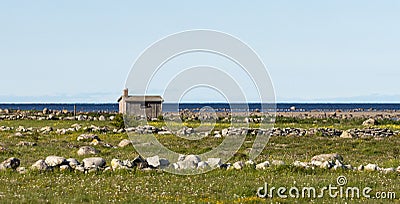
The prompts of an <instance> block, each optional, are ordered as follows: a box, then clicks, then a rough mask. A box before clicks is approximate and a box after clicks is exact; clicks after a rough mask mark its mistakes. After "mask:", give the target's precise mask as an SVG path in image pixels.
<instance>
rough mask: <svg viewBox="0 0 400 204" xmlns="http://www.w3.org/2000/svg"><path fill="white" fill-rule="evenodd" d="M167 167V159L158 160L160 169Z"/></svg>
mask: <svg viewBox="0 0 400 204" xmlns="http://www.w3.org/2000/svg"><path fill="white" fill-rule="evenodd" d="M168 166H169V161H168V159H165V158H160V167H161V168H165V167H168Z"/></svg>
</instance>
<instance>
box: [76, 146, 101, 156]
mask: <svg viewBox="0 0 400 204" xmlns="http://www.w3.org/2000/svg"><path fill="white" fill-rule="evenodd" d="M77 153H78V155H79V156H83V155H89V154H93V155H95V154H99V153H100V151H99V150H97V149H96V148H94V147H91V146H83V147H81V148H79V150H78V152H77Z"/></svg>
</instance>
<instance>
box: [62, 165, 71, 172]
mask: <svg viewBox="0 0 400 204" xmlns="http://www.w3.org/2000/svg"><path fill="white" fill-rule="evenodd" d="M69 170H71V167H70V166H69V165H61V166H60V171H69Z"/></svg>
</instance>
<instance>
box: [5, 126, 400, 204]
mask: <svg viewBox="0 0 400 204" xmlns="http://www.w3.org/2000/svg"><path fill="white" fill-rule="evenodd" d="M74 123H78V124H80V125H82V126H90V125H91V124H93V125H96V126H109V127H110V128H113V126H112V124H111V122H102V121H92V122H80V121H79V122H78V121H27V120H23V121H21V120H20V121H18V120H17V121H0V126H2V125H5V126H13V127H18V126H19V125H22V126H24V127H44V126H52V127H56V128H67V127H70V126H71V125H72V124H74ZM152 124H153V125H156V126H162V125H163V124H162V122H153V123H152ZM323 124H326V127H331V126H333V127H335V128H338V129H344V128H347V127H361V126H360V124H358V123H355V124H352V123H346V122H342V121H339V123H337V121H332V122H323V121H320V122H317V123H308V122H306V121H290V120H286V121H278V123H277V125H276V126H281V127H304V128H309V127H321V126H324V125H323ZM188 125H189V126H190V125H193V127H196V125H198V124H196V123H188ZM228 126H229V123H217V125H216V129H218V130H220V129H222V128H225V127H228ZM383 126H385V127H388V128H391V129H394V130H395V129H397V128H398V126H397V124H385V125H380V126H378V127H383ZM81 133H83V131H81V132H78V133H73V134H66V135H57V134H54V133H51V134H48V135H42V134H39V133H35V134H33V135H27V136H25V137H15V136H14V131H10V132H0V145H1V146H3V147H6V148H7V151H4V152H0V161H3V160H5V159H7V158H9V157H17V158H19V159H20V160H21V166H24V167H29V166H31V165H32V164H33V163H34V162H35V161H37V160H38V159H44V158H45V157H46V156H49V155H58V156H63V157H66V158H69V157H74V158H77V159H78V160H82V159H83V158H84V157H82V156H78V155H77V150H78V148H79V147H80V146H84V145H88V144H89V143H88V142H78V141H76V138H77V136H78V135H80V134H81ZM99 137H100V138H101V139H102V141H104V142H106V143H110V144H112V145H114V146H116V145H117V144H118V143H119V142H120V141H121V140H122V139H126V138H128V136H127V135H126V134H112V133H108V134H99ZM157 138H158V139H159V141H160V142H161V143H162V144H164V145H165V146H166V147H168V148H170V149H171V150H174V151H176V152H180V153H184V154H190V153H191V154H200V153H203V152H206V151H208V150H210V149H211V148H212V147H215V146H216V145H218V144H220V143H221V141H222V139H217V138H212V137H208V138H203V139H202V140H199V141H186V140H184V139H182V138H178V137H175V136H172V135H163V136H157ZM253 140H254V137H251V136H249V137H247V138H246V142H245V143H244V144H243V146H242V147H241V148H240V150H239V151H238V153H237V154H235V156H234V157H233V158H232V159H231V162H235V161H238V160H242V161H246V160H247V159H248V158H247V154H248V148H250V147H251V146H252V142H253ZM19 141H32V142H36V143H37V144H38V146H35V147H17V146H16V144H17V143H18V142H19ZM96 148H97V149H99V150H100V151H101V153H100V154H99V156H101V157H103V158H105V159H106V160H107V162H108V164H109V163H110V161H111V159H113V158H119V159H133V158H134V157H135V156H137V153H136V151H135V150H134V148H133V147H132V146H128V147H125V148H106V147H100V146H97V147H96ZM322 153H339V154H341V155H342V156H343V157H344V160H345V163H349V164H351V165H353V166H358V165H360V164H363V165H366V164H368V163H376V164H378V165H379V166H380V167H385V168H387V167H397V166H400V158H399V153H400V137H399V136H396V137H391V138H385V139H382V140H376V139H373V138H365V139H342V138H332V137H319V136H304V137H289V136H288V137H272V138H271V139H270V141H269V142H268V144H267V146H266V148H265V150H264V151H263V153H262V154H261V155H260V156H259V157H258V158H257V159H256V162H262V161H265V160H269V161H271V160H273V159H276V160H283V161H285V162H286V163H287V164H291V163H293V162H294V161H296V160H299V161H310V159H311V157H312V156H314V155H317V154H322ZM341 175H344V176H346V178H347V180H348V185H347V186H355V187H359V188H363V187H365V186H368V187H371V188H372V189H373V191H372V193H375V192H376V191H394V192H396V195H397V197H398V198H397V199H395V200H374V199H361V198H360V199H354V200H349V199H344V198H330V197H329V196H328V195H326V196H325V197H324V198H317V199H310V198H304V199H294V198H288V199H281V198H277V197H274V198H268V199H261V198H257V197H256V191H257V189H258V188H259V187H262V186H263V185H264V183H265V182H267V183H268V184H269V185H270V186H275V187H288V188H290V187H293V186H295V187H307V186H311V187H315V188H317V189H318V188H322V187H323V186H328V185H329V184H332V185H336V178H337V177H338V176H341ZM399 179H400V178H399V174H398V173H389V174H383V173H379V172H355V171H334V170H323V169H315V170H311V169H302V168H296V167H293V166H290V165H286V166H282V167H271V168H268V169H267V170H264V171H260V170H254V169H250V168H245V169H243V170H241V171H236V170H229V171H227V170H213V171H211V172H209V173H206V174H201V175H194V176H181V175H174V174H170V173H165V172H159V171H150V172H148V171H146V172H143V171H138V170H137V171H116V172H104V173H100V172H99V173H91V174H82V173H72V172H59V171H54V172H45V173H38V172H28V173H27V174H18V173H16V172H10V171H3V172H0V183H1V184H2V185H0V203H47V202H48V203H82V202H83V203H98V202H100V203H109V202H119V203H120V202H123V203H128V202H130V203H192V202H194V203H260V202H267V203H270V202H272V203H276V202H278V203H293V202H300V203H309V202H314V203H344V202H348V203H377V202H378V203H382V202H383V203H392V202H393V201H395V202H400V200H399V197H400V182H399ZM372 193H371V194H372Z"/></svg>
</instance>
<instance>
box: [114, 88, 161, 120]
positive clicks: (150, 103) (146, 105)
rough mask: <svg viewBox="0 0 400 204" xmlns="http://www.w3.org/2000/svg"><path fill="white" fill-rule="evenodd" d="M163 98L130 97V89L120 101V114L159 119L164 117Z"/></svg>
mask: <svg viewBox="0 0 400 204" xmlns="http://www.w3.org/2000/svg"><path fill="white" fill-rule="evenodd" d="M163 101H164V99H163V98H162V97H161V96H129V94H128V89H124V91H123V94H122V96H121V97H120V98H119V99H118V103H119V113H122V114H128V115H135V116H142V115H145V114H146V116H147V118H149V119H151V118H157V117H158V116H161V115H162V102H163Z"/></svg>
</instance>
